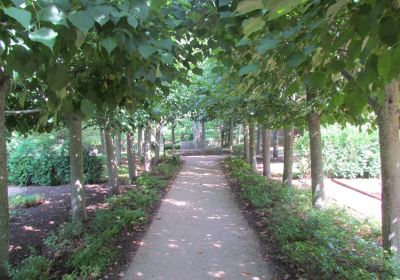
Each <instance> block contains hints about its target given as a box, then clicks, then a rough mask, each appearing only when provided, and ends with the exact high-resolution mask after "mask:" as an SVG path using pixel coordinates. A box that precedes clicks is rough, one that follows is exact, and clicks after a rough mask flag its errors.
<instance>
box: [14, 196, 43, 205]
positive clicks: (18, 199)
mask: <svg viewBox="0 0 400 280" xmlns="http://www.w3.org/2000/svg"><path fill="white" fill-rule="evenodd" d="M43 202H44V198H43V197H42V196H40V195H38V194H34V195H16V196H12V197H10V198H9V203H10V207H12V208H17V207H21V208H28V207H33V206H36V205H39V204H42V203H43Z"/></svg>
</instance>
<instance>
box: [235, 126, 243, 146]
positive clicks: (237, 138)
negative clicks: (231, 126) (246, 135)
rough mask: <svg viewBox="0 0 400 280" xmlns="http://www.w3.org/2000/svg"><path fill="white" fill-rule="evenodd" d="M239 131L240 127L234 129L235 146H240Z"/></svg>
mask: <svg viewBox="0 0 400 280" xmlns="http://www.w3.org/2000/svg"><path fill="white" fill-rule="evenodd" d="M241 134H242V133H241V131H240V125H238V126H237V127H236V145H239V144H240V136H241Z"/></svg>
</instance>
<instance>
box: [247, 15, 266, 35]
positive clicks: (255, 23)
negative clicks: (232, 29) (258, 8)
mask: <svg viewBox="0 0 400 280" xmlns="http://www.w3.org/2000/svg"><path fill="white" fill-rule="evenodd" d="M264 25H265V22H264V21H263V19H262V18H261V17H252V18H249V19H246V20H244V21H243V23H242V28H243V33H244V35H245V36H246V37H249V35H251V34H252V33H254V32H256V31H258V30H260V29H262V28H263V27H264Z"/></svg>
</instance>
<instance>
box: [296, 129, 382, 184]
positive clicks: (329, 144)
mask: <svg viewBox="0 0 400 280" xmlns="http://www.w3.org/2000/svg"><path fill="white" fill-rule="evenodd" d="M321 135H322V142H323V150H322V153H323V159H324V172H325V175H326V176H327V177H331V178H370V177H379V176H380V157H379V143H378V132H377V131H376V130H375V131H373V132H370V133H369V132H367V131H365V129H364V130H363V129H361V130H360V129H358V128H356V127H352V126H347V127H345V128H341V127H339V126H337V125H334V126H329V127H327V128H323V129H322V133H321ZM309 150H310V148H309V136H308V133H305V134H304V136H300V137H298V138H297V139H296V142H295V153H296V155H297V156H298V159H299V164H298V167H299V170H300V172H301V174H302V175H303V176H304V177H308V176H309V175H310V173H311V161H310V152H309Z"/></svg>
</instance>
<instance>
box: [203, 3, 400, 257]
mask: <svg viewBox="0 0 400 280" xmlns="http://www.w3.org/2000/svg"><path fill="white" fill-rule="evenodd" d="M217 3H218V10H219V21H217V22H216V28H214V29H213V31H212V35H211V36H212V38H213V40H214V41H213V42H214V43H215V46H216V50H215V51H214V58H215V60H216V61H218V63H217V64H216V65H215V67H214V68H213V69H212V70H211V72H212V73H218V75H219V77H220V81H219V83H218V87H219V90H218V91H214V92H212V93H211V94H210V98H209V99H208V101H207V102H208V103H213V104H214V105H213V106H210V107H209V108H210V111H211V113H212V114H214V115H216V116H218V117H220V118H222V119H225V120H226V121H228V120H229V119H230V118H231V117H232V116H233V117H234V122H236V123H243V126H244V127H245V131H244V133H245V135H244V137H245V143H247V141H249V143H250V144H246V145H245V151H246V154H248V156H247V157H248V160H249V162H250V163H251V164H252V165H253V166H254V163H255V156H254V144H253V143H254V141H253V140H254V137H255V136H254V127H255V124H256V123H258V124H261V125H262V126H263V127H264V129H265V130H264V136H265V137H264V139H265V140H264V141H266V144H265V145H266V146H267V145H268V142H269V141H268V138H269V137H270V136H269V135H270V132H269V130H270V129H276V128H285V148H286V149H285V150H286V151H285V157H286V158H287V160H286V161H285V171H284V181H285V182H287V183H289V184H290V181H291V169H292V168H291V161H292V160H291V154H292V143H293V128H294V127H296V128H300V129H302V128H307V129H308V131H309V135H310V152H311V166H312V168H311V169H312V170H311V177H312V195H313V200H312V201H313V205H314V206H315V207H316V208H322V207H323V206H324V200H325V195H324V176H323V161H322V150H321V148H322V144H321V132H320V126H321V123H322V124H328V123H335V122H338V123H341V124H345V123H348V122H350V123H352V124H356V125H361V124H365V123H369V124H370V125H371V126H372V127H375V126H377V127H378V128H379V139H380V140H379V141H380V150H381V166H382V167H381V170H382V172H381V173H382V231H383V245H384V248H385V249H387V250H391V251H392V252H398V251H399V249H400V219H399V218H400V208H399V207H400V188H399V187H398V186H399V184H400V172H399V166H400V153H399V148H400V146H399V144H400V143H399V91H400V89H399V75H400V67H399V65H400V45H399V42H400V41H399V39H400V33H399V29H398V28H394V27H395V26H396V27H398V26H400V25H399V24H400V13H399V10H400V5H399V2H398V1H393V0H383V1H343V0H338V1H296V0H279V1H278V0H264V1H263V0H241V1H218V2H217ZM238 30H241V32H238ZM210 100H212V101H210ZM267 165H268V164H266V166H267ZM265 172H266V174H268V170H266V171H265Z"/></svg>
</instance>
